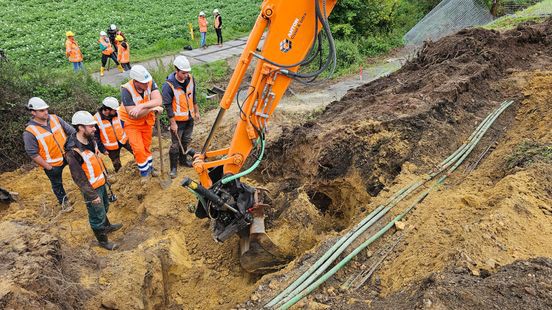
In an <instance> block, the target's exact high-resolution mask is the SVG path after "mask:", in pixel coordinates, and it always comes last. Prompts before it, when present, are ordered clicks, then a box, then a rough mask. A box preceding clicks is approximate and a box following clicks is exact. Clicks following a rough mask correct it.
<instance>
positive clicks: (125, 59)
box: [117, 42, 130, 64]
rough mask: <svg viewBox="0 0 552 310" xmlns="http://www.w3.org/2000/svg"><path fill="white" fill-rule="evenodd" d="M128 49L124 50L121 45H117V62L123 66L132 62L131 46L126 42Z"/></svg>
mask: <svg viewBox="0 0 552 310" xmlns="http://www.w3.org/2000/svg"><path fill="white" fill-rule="evenodd" d="M126 46H127V47H126V48H124V47H123V46H122V45H121V43H117V61H118V62H120V63H122V64H127V63H129V62H130V45H128V42H126Z"/></svg>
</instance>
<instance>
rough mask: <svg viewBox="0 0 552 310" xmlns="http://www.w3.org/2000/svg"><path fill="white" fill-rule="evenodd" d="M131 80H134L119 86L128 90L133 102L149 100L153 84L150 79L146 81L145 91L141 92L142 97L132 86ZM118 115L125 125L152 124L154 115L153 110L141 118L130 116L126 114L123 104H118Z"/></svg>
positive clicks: (140, 102) (139, 102) (141, 102)
mask: <svg viewBox="0 0 552 310" xmlns="http://www.w3.org/2000/svg"><path fill="white" fill-rule="evenodd" d="M133 81H134V80H130V81H128V82H127V83H126V84H124V85H122V86H121V88H125V89H126V90H128V92H129V93H130V95H131V96H132V101H133V102H134V104H136V105H139V104H143V103H146V102H148V101H150V99H151V86H152V85H153V82H152V81H149V82H148V87H147V88H146V91H145V92H144V94H143V95H144V97H142V96H140V93H138V91H136V88H134V83H133ZM119 117H120V118H121V120H122V121H123V122H125V126H126V125H136V126H143V125H148V126H153V125H154V124H155V116H154V115H153V112H150V113H148V114H147V115H146V116H144V117H141V118H131V117H130V115H128V113H127V111H126V108H125V106H124V105H120V106H119Z"/></svg>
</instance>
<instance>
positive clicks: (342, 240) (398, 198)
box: [265, 110, 498, 307]
mask: <svg viewBox="0 0 552 310" xmlns="http://www.w3.org/2000/svg"><path fill="white" fill-rule="evenodd" d="M496 112H498V110H497V111H495V112H493V113H491V114H489V115H488V116H487V117H486V118H485V119H484V120H483V121H482V122H481V123H480V124H479V126H478V127H477V128H476V130H475V131H474V132H473V133H472V135H470V137H469V140H471V139H472V138H473V137H474V136H475V135H476V134H477V133H478V132H479V130H480V129H481V128H482V127H483V126H484V125H485V124H486V122H487V121H488V120H489V119H490V118H491V117H492V116H494V115H495V113H496ZM469 145H470V144H469V143H468V142H466V143H465V144H464V145H462V146H461V147H460V148H458V149H457V150H456V151H455V152H454V153H453V154H452V155H451V156H449V157H448V158H447V159H445V160H444V161H443V162H441V163H440V164H439V165H438V167H440V169H438V170H437V171H435V172H433V173H431V174H430V175H429V176H428V177H426V178H425V179H424V180H422V181H418V182H415V183H412V184H410V185H409V186H407V187H405V188H403V189H401V190H399V191H398V192H396V193H395V194H394V195H393V196H392V197H391V198H390V199H389V200H388V202H387V203H386V204H385V205H380V206H379V207H378V208H377V209H376V210H374V211H372V212H371V213H370V214H369V215H368V216H367V217H366V218H365V219H364V220H362V221H361V222H360V223H359V224H357V225H356V226H355V227H354V228H353V229H352V230H350V231H349V232H348V233H347V234H346V235H345V236H343V237H342V238H340V239H339V240H338V241H337V242H336V243H335V244H334V245H333V246H332V247H331V248H330V249H329V250H328V251H327V252H325V253H324V255H323V256H322V257H321V258H319V259H318V260H317V262H316V263H315V264H313V265H312V266H311V267H310V268H309V269H308V270H307V271H306V272H305V273H303V274H302V275H301V277H300V278H298V279H297V280H296V281H295V282H294V283H292V284H291V285H290V286H289V287H287V288H286V289H285V290H284V291H283V292H281V293H280V294H279V295H278V296H276V297H275V298H274V299H273V300H272V301H270V302H269V303H268V304H266V305H265V307H272V306H274V305H276V304H278V303H281V300H282V299H283V298H284V297H285V296H286V295H288V294H289V293H291V292H292V291H293V290H295V291H298V290H299V291H300V289H302V288H304V285H303V287H301V288H298V289H296V288H297V286H299V284H301V283H303V282H304V280H305V279H307V278H309V280H311V281H312V280H313V278H315V277H316V275H314V276H313V275H312V273H313V272H315V271H316V270H317V269H318V268H319V267H320V266H321V265H322V264H323V265H322V270H324V269H325V268H326V267H327V265H329V264H331V263H332V262H333V261H334V260H335V257H336V256H338V255H339V254H341V253H342V252H343V251H344V248H343V247H341V245H342V244H343V243H345V242H347V240H348V239H349V238H351V236H352V235H353V234H354V233H355V232H356V231H358V230H359V229H362V230H363V231H365V230H366V229H368V228H369V227H370V226H371V224H372V223H370V224H368V225H369V226H366V227H363V226H364V225H365V224H366V223H367V222H368V221H369V220H371V219H372V218H373V217H374V216H376V214H378V213H379V212H380V211H381V210H382V209H383V208H384V207H385V206H391V207H393V206H395V205H396V204H397V203H398V202H400V201H401V200H402V199H403V198H404V197H405V196H407V195H408V194H410V193H411V192H412V191H414V190H416V189H417V188H418V187H419V186H421V185H423V184H424V183H425V182H427V181H429V180H431V179H432V178H433V177H435V176H436V175H438V174H440V173H441V172H443V171H444V169H446V168H447V167H448V166H450V165H451V164H452V163H453V162H454V160H455V159H456V158H458V156H459V155H458V154H460V155H461V154H462V153H464V151H465V150H466V149H467V148H468V147H469ZM389 209H390V208H387V209H386V210H385V211H383V213H386V212H387V211H388V210H389ZM379 217H381V216H379ZM379 217H378V218H379ZM357 235H358V234H357ZM354 238H356V236H355V237H354ZM354 238H353V239H354ZM347 244H350V242H348V243H347ZM336 250H338V252H337V254H336V255H332V254H333V253H334V252H335V251H336ZM330 256H331V257H330ZM328 257H330V261H329V262H327V263H324V262H325V261H326V260H327V259H328ZM319 273H320V272H319ZM319 273H318V274H319ZM308 283H309V281H307V284H308Z"/></svg>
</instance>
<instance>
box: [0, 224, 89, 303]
mask: <svg viewBox="0 0 552 310" xmlns="http://www.w3.org/2000/svg"><path fill="white" fill-rule="evenodd" d="M0 232H1V233H0V244H1V245H2V246H1V247H0V261H1V262H2V263H0V275H1V280H0V308H2V309H21V308H25V309H31V308H33V309H39V308H42V309H58V308H72V307H79V305H80V306H82V299H85V298H86V297H87V293H86V290H84V289H83V288H82V287H81V286H80V284H78V283H75V280H77V279H76V278H75V276H74V274H73V273H72V272H70V271H68V270H67V269H66V268H64V267H63V266H62V256H63V254H62V250H61V245H60V241H59V240H58V238H56V237H54V236H52V235H50V234H48V233H46V232H44V231H43V230H42V229H37V228H34V227H31V226H29V225H26V224H19V223H15V222H1V223H0Z"/></svg>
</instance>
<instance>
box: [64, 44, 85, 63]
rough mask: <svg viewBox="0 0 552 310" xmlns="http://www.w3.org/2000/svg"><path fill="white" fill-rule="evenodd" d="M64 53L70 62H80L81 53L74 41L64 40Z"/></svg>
mask: <svg viewBox="0 0 552 310" xmlns="http://www.w3.org/2000/svg"><path fill="white" fill-rule="evenodd" d="M65 53H66V54H67V55H68V56H67V58H69V61H70V62H81V61H82V53H81V50H80V47H79V45H78V44H77V42H76V41H71V40H69V39H67V40H65Z"/></svg>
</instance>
